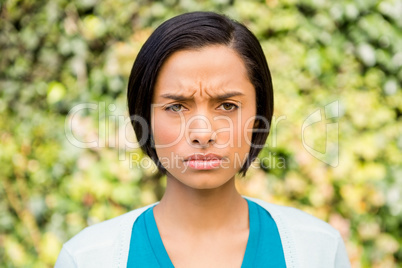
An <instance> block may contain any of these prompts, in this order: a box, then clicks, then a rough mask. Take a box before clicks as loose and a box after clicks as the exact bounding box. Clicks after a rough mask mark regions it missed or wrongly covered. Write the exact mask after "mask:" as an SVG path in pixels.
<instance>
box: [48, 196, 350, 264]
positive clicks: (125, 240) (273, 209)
mask: <svg viewBox="0 0 402 268" xmlns="http://www.w3.org/2000/svg"><path fill="white" fill-rule="evenodd" d="M247 198H248V197H247ZM248 199H250V200H252V201H254V202H256V203H257V204H259V205H260V206H262V207H263V208H265V209H266V210H267V211H268V212H269V213H270V214H271V216H272V218H273V219H274V220H275V222H276V225H277V227H278V230H279V234H280V237H281V241H282V246H283V250H284V255H285V261H286V267H287V268H302V267H305V268H327V267H328V268H330V267H336V268H341V267H342V268H344V267H345V268H346V267H350V263H349V259H348V256H347V253H346V249H345V246H344V243H343V241H342V238H341V236H340V234H339V232H338V231H337V230H335V229H334V228H333V227H331V226H330V225H329V224H327V223H326V222H324V221H321V220H319V219H317V218H315V217H313V216H311V215H309V214H307V213H305V212H302V211H300V210H298V209H295V208H290V207H284V206H278V205H274V204H270V203H267V202H264V201H262V200H259V199H254V198H248ZM148 207H149V206H147V207H143V208H140V209H136V210H133V211H131V212H128V213H126V214H124V215H121V216H119V217H116V218H114V219H111V220H108V221H105V222H102V223H99V224H95V225H93V226H90V227H87V228H85V229H84V230H83V231H81V232H80V233H79V234H78V235H76V236H74V237H73V238H72V239H71V240H69V241H68V242H67V243H65V244H64V246H63V248H62V250H61V252H60V255H59V257H58V259H57V262H56V266H55V268H72V267H76V268H78V267H79V268H102V267H112V268H123V267H126V266H127V259H128V251H129V247H130V239H131V230H132V227H133V224H134V221H135V220H136V219H137V217H138V216H139V215H140V214H141V213H142V212H144V211H145V210H146V209H147V208H148Z"/></svg>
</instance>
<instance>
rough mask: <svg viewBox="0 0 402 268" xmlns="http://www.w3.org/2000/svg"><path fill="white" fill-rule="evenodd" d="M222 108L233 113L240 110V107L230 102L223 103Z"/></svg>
mask: <svg viewBox="0 0 402 268" xmlns="http://www.w3.org/2000/svg"><path fill="white" fill-rule="evenodd" d="M220 107H222V109H223V110H224V111H233V110H236V109H237V108H239V106H237V105H236V104H233V103H229V102H225V103H222V104H221V106H220Z"/></svg>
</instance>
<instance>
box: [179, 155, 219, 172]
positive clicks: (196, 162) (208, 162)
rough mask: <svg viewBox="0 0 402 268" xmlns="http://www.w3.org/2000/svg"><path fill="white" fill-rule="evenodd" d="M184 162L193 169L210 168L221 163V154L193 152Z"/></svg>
mask: <svg viewBox="0 0 402 268" xmlns="http://www.w3.org/2000/svg"><path fill="white" fill-rule="evenodd" d="M184 163H185V164H186V165H187V166H188V167H189V168H191V169H194V170H210V169H215V168H218V167H219V166H220V165H221V163H222V156H220V155H217V154H193V155H190V156H189V157H187V158H186V159H185V160H184Z"/></svg>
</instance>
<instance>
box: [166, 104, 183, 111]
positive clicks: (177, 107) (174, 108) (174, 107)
mask: <svg viewBox="0 0 402 268" xmlns="http://www.w3.org/2000/svg"><path fill="white" fill-rule="evenodd" d="M182 109H183V105H181V104H173V105H170V106H168V107H166V108H165V110H170V111H172V112H175V113H178V112H181V111H182Z"/></svg>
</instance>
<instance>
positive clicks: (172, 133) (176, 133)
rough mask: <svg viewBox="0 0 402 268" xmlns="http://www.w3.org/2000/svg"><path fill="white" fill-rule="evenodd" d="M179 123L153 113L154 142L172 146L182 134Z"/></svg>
mask: <svg viewBox="0 0 402 268" xmlns="http://www.w3.org/2000/svg"><path fill="white" fill-rule="evenodd" d="M180 125H181V124H180V122H172V120H171V119H169V118H167V117H166V116H163V115H158V114H157V113H155V116H154V118H153V119H152V129H153V137H154V141H155V144H156V145H169V147H170V146H174V145H175V144H176V143H177V142H178V141H179V140H180V137H181V136H183V134H182V130H181V127H180ZM173 126H174V127H173ZM167 149H168V148H167Z"/></svg>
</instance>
